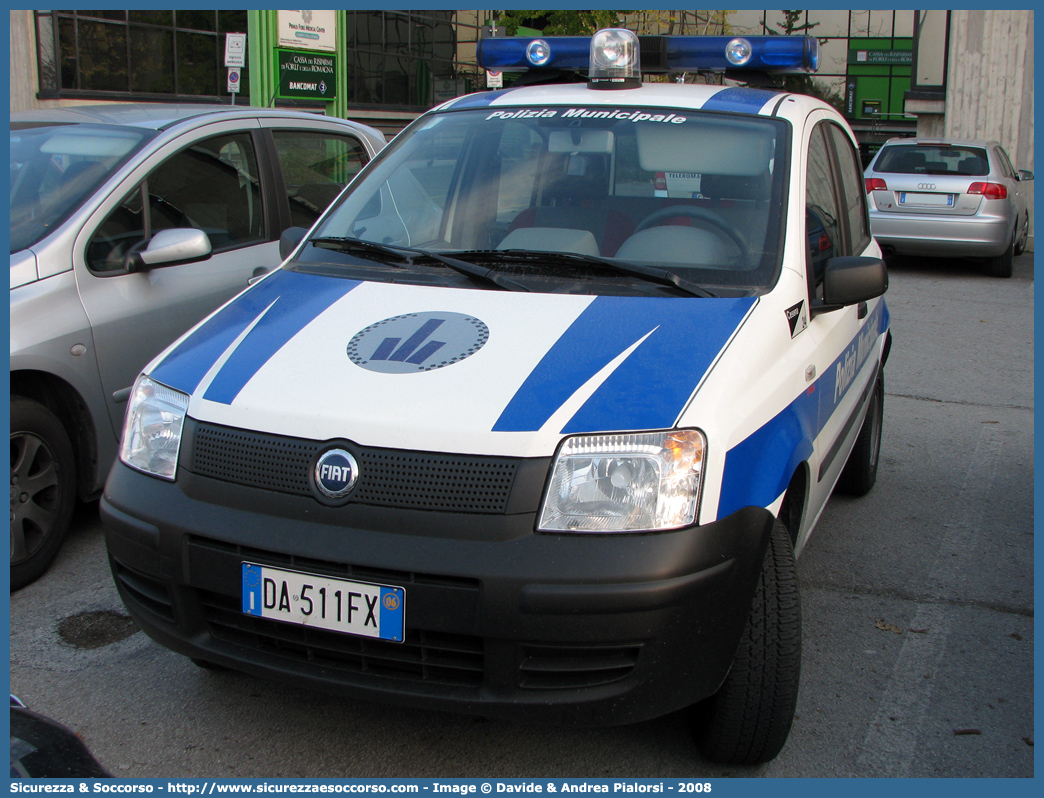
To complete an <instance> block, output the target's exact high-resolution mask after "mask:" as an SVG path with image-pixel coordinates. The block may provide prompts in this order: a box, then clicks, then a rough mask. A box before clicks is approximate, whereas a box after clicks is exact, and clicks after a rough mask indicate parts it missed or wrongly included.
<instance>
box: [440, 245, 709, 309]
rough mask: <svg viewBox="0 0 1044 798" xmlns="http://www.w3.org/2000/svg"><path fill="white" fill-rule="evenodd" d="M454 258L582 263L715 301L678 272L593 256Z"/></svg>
mask: <svg viewBox="0 0 1044 798" xmlns="http://www.w3.org/2000/svg"><path fill="white" fill-rule="evenodd" d="M454 254H455V255H475V256H479V255H481V256H482V257H483V258H487V257H488V258H500V257H506V258H508V259H510V260H515V261H519V260H521V261H526V262H529V263H534V262H547V261H567V262H570V263H583V264H587V265H589V266H601V267H603V268H606V269H611V270H613V271H616V272H620V273H621V274H627V275H630V276H632V277H642V278H644V279H646V280H649V281H650V282H654V283H659V284H661V285H668V286H671V287H673V288H677V289H678V290H680V291H684V292H685V293H687V294H690V295H692V296H698V297H714V296H716V295H715V294H713V293H711V292H710V291H708V290H707V289H706V288H704V287H703V286H701V285H699V284H698V283H695V282H693V281H692V280H689V279H687V278H685V277H682V276H681V275H680V274H678V273H677V272H673V271H671V270H670V269H658V268H656V267H655V266H641V265H639V264H637V263H626V262H621V261H615V260H610V259H608V258H599V257H596V256H595V255H582V254H580V253H577V252H543V251H540V250H530V249H497V250H472V251H470V252H455V253H454Z"/></svg>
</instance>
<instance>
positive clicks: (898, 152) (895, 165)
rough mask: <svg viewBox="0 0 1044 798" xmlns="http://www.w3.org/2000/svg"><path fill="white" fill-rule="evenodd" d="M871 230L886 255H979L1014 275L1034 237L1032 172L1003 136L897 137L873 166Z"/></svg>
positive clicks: (868, 175)
mask: <svg viewBox="0 0 1044 798" xmlns="http://www.w3.org/2000/svg"><path fill="white" fill-rule="evenodd" d="M864 177H865V180H866V191H867V194H868V195H869V199H870V228H871V230H872V232H873V234H874V238H876V239H877V241H878V243H879V244H880V245H881V248H882V249H883V250H884V252H885V254H886V255H887V254H889V253H893V254H901V255H935V256H953V257H961V258H963V257H977V258H985V259H986V268H987V271H988V272H989V273H990V274H991V275H993V276H995V277H1011V270H1012V258H1013V257H1014V256H1015V255H1020V254H1022V252H1023V251H1024V250H1025V248H1026V242H1027V240H1028V238H1029V221H1030V220H1029V215H1030V212H1029V207H1028V201H1029V197H1030V195H1031V194H1032V191H1033V189H1032V187H1031V186H1028V185H1027V182H1028V181H1030V180H1033V173H1032V172H1028V171H1025V170H1018V171H1017V170H1016V169H1015V168H1014V167H1013V166H1012V164H1011V160H1010V159H1009V158H1008V154H1007V153H1006V152H1005V151H1004V148H1003V147H1001V145H1000V144H999V143H997V142H996V141H984V140H978V139H946V140H942V139H923V138H918V139H910V138H906V139H891V140H889V141H887V142H886V143H885V144H884V145H883V146H882V147H881V149H880V150H879V151H878V153H877V155H876V156H875V157H874V159H873V160H872V161H871V162H870V165H869V166H868V167H867V169H866V171H865V173H864Z"/></svg>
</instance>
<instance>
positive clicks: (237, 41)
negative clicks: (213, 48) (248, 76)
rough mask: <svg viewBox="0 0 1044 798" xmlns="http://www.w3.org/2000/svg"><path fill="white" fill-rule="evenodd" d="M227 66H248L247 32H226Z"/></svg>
mask: <svg viewBox="0 0 1044 798" xmlns="http://www.w3.org/2000/svg"><path fill="white" fill-rule="evenodd" d="M225 66H227V67H245V66H246V34H245V33H226V34H225Z"/></svg>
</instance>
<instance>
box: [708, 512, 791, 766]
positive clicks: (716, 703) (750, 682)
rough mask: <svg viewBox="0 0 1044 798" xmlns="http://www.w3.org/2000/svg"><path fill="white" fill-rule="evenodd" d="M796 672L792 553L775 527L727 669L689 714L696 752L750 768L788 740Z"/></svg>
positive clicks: (780, 528) (787, 539)
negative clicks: (714, 688)
mask: <svg viewBox="0 0 1044 798" xmlns="http://www.w3.org/2000/svg"><path fill="white" fill-rule="evenodd" d="M800 673H801V603H800V600H799V596H798V584H797V569H796V566H795V563H794V548H793V546H792V545H791V542H790V535H789V534H788V533H787V528H786V527H785V526H784V525H783V523H782V522H781V521H778V520H777V521H776V522H775V525H774V526H773V528H772V537H771V539H770V540H769V546H768V550H767V551H766V552H765V560H764V562H763V564H762V567H761V575H760V577H759V579H758V586H757V590H756V591H755V593H754V601H753V603H752V604H751V608H750V615H749V616H748V618H747V622H746V625H745V626H744V629H743V635H742V637H741V638H740V643H739V647H738V648H737V650H736V656H735V658H734V659H733V662H732V669H731V670H730V671H729V675H728V676H727V677H726V678H725V682H724V683H723V684H722V686H721V687H720V688H719V689H718V692H717V693H715V694H714V695H713V696H711V697H710V698H708V699H706V700H705V701H701V702H700V703H699V704H696V705H695V706H694V707H693V708H692V709H691V710H690V712H691V718H690V720H691V723H692V728H693V734H694V736H695V738H696V745H697V746H698V747H699V749H700V752H701V753H702V754H703V755H704V756H705V757H706V758H707V759H710V760H712V761H714V762H721V763H724V764H729V765H756V764H759V763H761V762H767V761H769V760H770V759H772V758H773V757H775V756H776V755H777V754H778V753H779V752H780V750H781V749H782V748H783V744H784V743H785V742H786V740H787V735H789V734H790V726H791V724H792V723H793V720H794V710H795V708H796V706H797V695H798V682H799V680H800Z"/></svg>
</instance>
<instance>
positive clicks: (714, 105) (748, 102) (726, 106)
mask: <svg viewBox="0 0 1044 798" xmlns="http://www.w3.org/2000/svg"><path fill="white" fill-rule="evenodd" d="M781 93H782V92H778V91H772V90H770V89H747V88H743V87H742V86H734V87H732V88H728V89H722V90H721V91H719V92H718V93H717V94H715V95H714V96H713V97H711V98H710V99H709V100H707V102H705V103H704V104H703V108H702V109H701V110H703V111H733V112H736V113H741V114H755V113H757V112H758V111H760V110H761V109H762V108H763V107H764V106H765V103H767V102H768V101H769V100H771V99H772V98H773V97H778V96H779V95H780V94H781Z"/></svg>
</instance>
